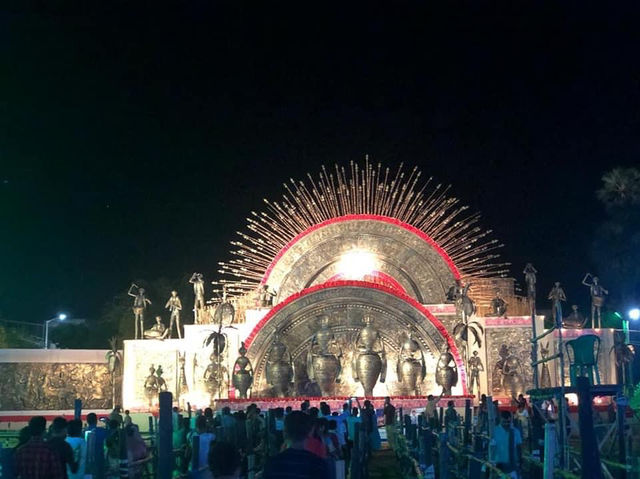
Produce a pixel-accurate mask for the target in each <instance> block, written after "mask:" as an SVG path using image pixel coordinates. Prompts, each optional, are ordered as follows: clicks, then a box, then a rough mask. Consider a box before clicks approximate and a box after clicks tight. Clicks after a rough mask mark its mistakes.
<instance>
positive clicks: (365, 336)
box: [352, 315, 387, 397]
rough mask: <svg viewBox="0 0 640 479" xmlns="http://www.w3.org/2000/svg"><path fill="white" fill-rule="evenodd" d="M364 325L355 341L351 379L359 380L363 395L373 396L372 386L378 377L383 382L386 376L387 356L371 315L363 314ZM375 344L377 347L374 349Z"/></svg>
mask: <svg viewBox="0 0 640 479" xmlns="http://www.w3.org/2000/svg"><path fill="white" fill-rule="evenodd" d="M364 324H365V327H364V328H362V329H361V330H360V332H359V333H358V336H357V337H356V341H355V351H356V352H355V353H354V355H353V365H352V369H353V379H354V380H355V381H360V382H361V383H362V387H363V388H364V395H365V396H367V397H371V396H373V388H374V387H375V385H376V383H377V382H378V378H380V382H381V383H384V381H385V379H386V376H387V356H386V354H385V351H384V343H383V342H382V336H381V335H380V332H379V331H378V330H377V329H376V328H374V326H373V317H371V316H369V315H365V317H364ZM376 345H378V346H379V348H378V349H377V350H376Z"/></svg>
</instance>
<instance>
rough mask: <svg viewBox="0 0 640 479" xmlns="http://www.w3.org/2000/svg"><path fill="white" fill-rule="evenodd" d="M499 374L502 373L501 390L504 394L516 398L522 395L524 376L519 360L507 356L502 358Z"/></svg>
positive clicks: (510, 355) (511, 355) (509, 355)
mask: <svg viewBox="0 0 640 479" xmlns="http://www.w3.org/2000/svg"><path fill="white" fill-rule="evenodd" d="M507 351H508V349H507ZM500 372H501V373H502V390H503V391H504V393H505V394H508V395H510V396H511V397H514V398H516V397H518V395H519V394H522V393H524V374H523V370H522V361H521V360H520V358H518V357H517V356H514V355H513V354H508V356H507V357H506V358H503V361H502V368H501V370H500Z"/></svg>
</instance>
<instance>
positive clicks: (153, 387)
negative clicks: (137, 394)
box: [144, 364, 158, 407]
mask: <svg viewBox="0 0 640 479" xmlns="http://www.w3.org/2000/svg"><path fill="white" fill-rule="evenodd" d="M155 372H156V368H154V367H153V364H152V365H151V367H150V368H149V375H148V376H147V379H145V380H144V395H145V397H146V398H147V401H149V407H151V406H152V405H153V402H154V400H155V399H156V398H157V397H158V378H157V376H156V375H155Z"/></svg>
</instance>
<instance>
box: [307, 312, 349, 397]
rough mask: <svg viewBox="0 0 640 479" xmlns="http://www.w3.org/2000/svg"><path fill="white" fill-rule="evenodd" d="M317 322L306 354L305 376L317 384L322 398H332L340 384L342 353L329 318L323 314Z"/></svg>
mask: <svg viewBox="0 0 640 479" xmlns="http://www.w3.org/2000/svg"><path fill="white" fill-rule="evenodd" d="M319 322H320V328H319V329H318V331H316V334H314V335H313V338H311V345H310V346H309V351H308V352H307V375H308V376H309V379H310V380H311V381H315V382H316V383H318V386H319V387H320V391H321V392H322V396H323V397H324V396H333V395H334V391H335V385H336V383H339V382H340V373H341V372H342V365H341V364H340V358H341V357H342V351H341V350H340V347H339V346H338V344H337V342H336V338H335V336H334V334H333V331H331V328H330V327H329V316H327V315H326V314H323V315H322V316H320V321H319ZM336 353H337V354H336Z"/></svg>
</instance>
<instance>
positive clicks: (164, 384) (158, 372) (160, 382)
mask: <svg viewBox="0 0 640 479" xmlns="http://www.w3.org/2000/svg"><path fill="white" fill-rule="evenodd" d="M162 373H163V371H162V366H158V369H156V381H157V384H158V393H161V392H164V391H168V390H169V387H168V386H167V382H166V381H165V380H164V378H163V377H162Z"/></svg>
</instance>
